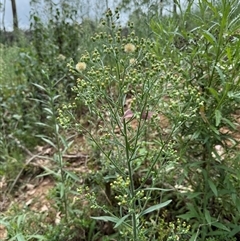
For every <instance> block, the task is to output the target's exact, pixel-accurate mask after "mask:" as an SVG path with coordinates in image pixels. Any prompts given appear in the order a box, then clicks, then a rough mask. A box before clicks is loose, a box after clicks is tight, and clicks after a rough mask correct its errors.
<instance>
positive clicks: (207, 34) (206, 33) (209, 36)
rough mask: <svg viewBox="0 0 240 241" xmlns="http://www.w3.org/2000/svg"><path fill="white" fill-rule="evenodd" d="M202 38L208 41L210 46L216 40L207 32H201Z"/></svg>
mask: <svg viewBox="0 0 240 241" xmlns="http://www.w3.org/2000/svg"><path fill="white" fill-rule="evenodd" d="M203 36H204V37H205V39H207V40H208V42H210V43H211V44H212V45H215V44H216V42H217V41H216V38H215V37H214V36H213V35H212V34H211V33H210V32H209V31H207V30H203Z"/></svg>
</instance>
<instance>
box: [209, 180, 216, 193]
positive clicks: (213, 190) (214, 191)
mask: <svg viewBox="0 0 240 241" xmlns="http://www.w3.org/2000/svg"><path fill="white" fill-rule="evenodd" d="M208 184H209V187H210V188H211V190H212V192H213V193H214V195H215V196H216V197H217V196H218V191H217V188H216V186H215V184H214V183H213V182H212V180H211V179H208Z"/></svg>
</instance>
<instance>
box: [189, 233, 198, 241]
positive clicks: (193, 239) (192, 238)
mask: <svg viewBox="0 0 240 241" xmlns="http://www.w3.org/2000/svg"><path fill="white" fill-rule="evenodd" d="M197 237H198V233H195V234H193V235H192V237H191V238H190V240H189V241H196V240H197Z"/></svg>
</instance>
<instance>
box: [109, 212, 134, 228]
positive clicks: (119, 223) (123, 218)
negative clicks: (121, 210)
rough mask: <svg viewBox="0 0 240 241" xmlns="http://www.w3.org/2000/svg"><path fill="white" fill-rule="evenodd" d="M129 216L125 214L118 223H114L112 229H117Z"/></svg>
mask: <svg viewBox="0 0 240 241" xmlns="http://www.w3.org/2000/svg"><path fill="white" fill-rule="evenodd" d="M129 215H130V214H127V215H125V216H124V217H122V218H120V219H119V221H118V222H117V223H116V225H115V226H114V227H113V228H117V227H118V226H120V225H121V224H122V223H123V222H124V221H125V219H126V218H128V217H129Z"/></svg>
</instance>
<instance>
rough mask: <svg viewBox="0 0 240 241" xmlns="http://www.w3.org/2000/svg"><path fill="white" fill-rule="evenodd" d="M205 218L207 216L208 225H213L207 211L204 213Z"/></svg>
mask: <svg viewBox="0 0 240 241" xmlns="http://www.w3.org/2000/svg"><path fill="white" fill-rule="evenodd" d="M204 216H205V219H206V221H207V223H208V224H210V223H211V215H210V213H209V211H208V210H207V209H206V210H205V211H204Z"/></svg>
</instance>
